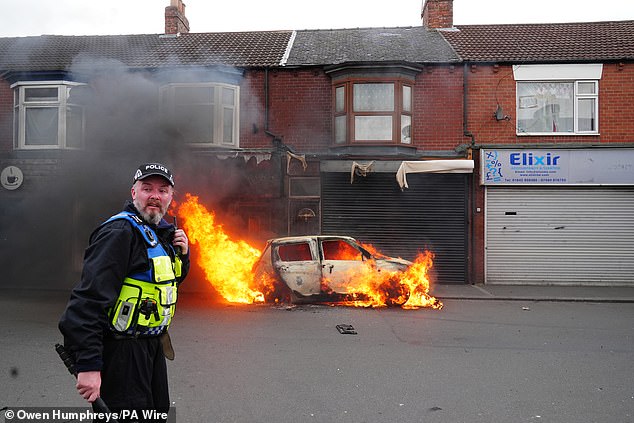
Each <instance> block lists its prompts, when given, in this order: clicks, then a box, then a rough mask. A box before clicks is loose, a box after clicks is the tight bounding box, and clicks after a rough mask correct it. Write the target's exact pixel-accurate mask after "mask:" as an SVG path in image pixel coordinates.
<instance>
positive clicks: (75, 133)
mask: <svg viewBox="0 0 634 423" xmlns="http://www.w3.org/2000/svg"><path fill="white" fill-rule="evenodd" d="M82 86H84V84H79V83H74V82H66V81H61V82H43V83H16V84H14V85H13V86H12V88H13V89H14V95H13V98H14V101H13V108H14V145H15V147H16V148H18V149H45V148H48V149H50V148H59V149H78V148H81V147H82V146H83V143H84V141H83V139H84V108H83V106H81V105H80V104H78V103H77V102H76V101H74V100H73V99H74V98H76V97H77V96H73V95H72V94H73V93H74V90H78V89H80V88H79V87H82Z"/></svg>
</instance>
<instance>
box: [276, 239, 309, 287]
mask: <svg viewBox="0 0 634 423" xmlns="http://www.w3.org/2000/svg"><path fill="white" fill-rule="evenodd" d="M274 267H275V269H276V270H277V272H278V274H279V275H280V278H281V279H282V280H283V281H284V283H285V284H286V285H287V286H288V287H289V288H290V289H291V290H292V291H295V292H297V293H299V294H301V295H304V296H309V295H315V294H319V293H320V282H321V264H320V262H319V254H318V252H317V245H316V243H315V241H313V240H309V239H307V240H301V241H292V242H284V243H281V244H278V245H277V246H276V247H275V260H274Z"/></svg>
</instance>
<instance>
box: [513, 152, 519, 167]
mask: <svg viewBox="0 0 634 423" xmlns="http://www.w3.org/2000/svg"><path fill="white" fill-rule="evenodd" d="M511 164H512V165H514V166H517V165H518V164H520V153H511Z"/></svg>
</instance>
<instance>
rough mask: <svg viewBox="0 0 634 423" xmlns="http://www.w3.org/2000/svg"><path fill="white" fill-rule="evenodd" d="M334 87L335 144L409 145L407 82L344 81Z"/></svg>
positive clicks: (409, 107) (409, 114)
mask: <svg viewBox="0 0 634 423" xmlns="http://www.w3.org/2000/svg"><path fill="white" fill-rule="evenodd" d="M334 89H335V93H334V98H335V105H334V110H335V116H334V134H335V144H337V145H343V144H411V142H412V138H411V125H412V86H411V85H410V84H408V83H405V82H403V81H398V80H397V81H347V82H345V83H340V84H337V85H335V87H334Z"/></svg>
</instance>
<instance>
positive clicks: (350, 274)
mask: <svg viewBox="0 0 634 423" xmlns="http://www.w3.org/2000/svg"><path fill="white" fill-rule="evenodd" d="M321 253H322V257H323V260H322V269H321V271H322V277H323V282H324V285H325V287H327V288H328V289H330V290H332V291H334V292H337V293H342V294H343V293H349V292H353V291H354V289H352V288H353V286H352V284H353V283H354V279H355V276H359V275H360V274H361V272H363V271H364V266H365V263H364V262H365V257H364V255H363V253H362V252H361V251H360V250H359V249H357V248H356V247H355V246H354V245H353V244H351V243H350V242H348V241H347V240H345V239H341V238H327V239H322V240H321Z"/></svg>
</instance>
